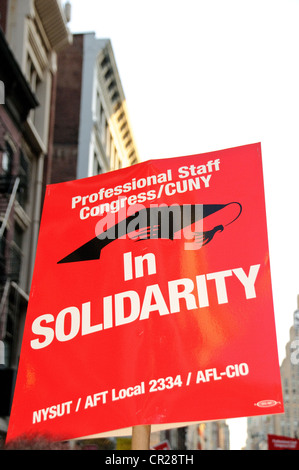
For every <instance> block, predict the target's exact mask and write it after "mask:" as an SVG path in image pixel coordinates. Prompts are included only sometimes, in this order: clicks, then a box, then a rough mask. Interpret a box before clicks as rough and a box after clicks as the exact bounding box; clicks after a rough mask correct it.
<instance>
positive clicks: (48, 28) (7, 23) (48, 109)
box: [0, 0, 72, 433]
mask: <svg viewBox="0 0 299 470" xmlns="http://www.w3.org/2000/svg"><path fill="white" fill-rule="evenodd" d="M66 6H67V7H68V3H67V5H66ZM66 11H67V10H65V9H64V7H63V5H62V3H61V1H60V0H1V2H0V60H1V69H0V80H1V82H0V83H1V84H2V85H3V89H4V92H5V93H4V95H5V96H3V98H4V99H3V100H2V102H1V104H0V382H1V387H0V433H3V432H4V433H5V430H6V428H7V422H8V417H7V416H8V413H9V405H10V400H11V394H12V388H13V377H14V375H15V371H16V369H17V365H18V359H19V353H20V345H21V338H22V332H23V325H24V321H25V315H26V310H27V302H28V295H29V289H30V284H31V277H32V272H33V266H34V260H35V250H36V244H37V238H38V231H39V223H40V215H41V208H42V201H43V188H44V185H45V183H46V182H47V181H46V180H45V178H47V177H48V170H49V162H51V153H52V137H53V125H54V121H53V118H54V114H53V109H54V103H55V86H56V80H55V77H56V73H57V54H58V53H59V51H60V50H62V49H63V48H64V47H66V46H69V45H70V43H71V40H72V36H71V34H70V32H69V29H68V27H67V15H66Z"/></svg>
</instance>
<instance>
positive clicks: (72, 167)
mask: <svg viewBox="0 0 299 470" xmlns="http://www.w3.org/2000/svg"><path fill="white" fill-rule="evenodd" d="M139 161H140V160H139V156H138V151H137V148H136V144H135V141H134V137H133V133H132V129H131V125H130V121H129V114H128V109H127V105H126V100H125V95H124V91H123V88H122V84H121V81H120V78H119V73H118V69H117V66H116V62H115V57H114V53H113V50H112V46H111V42H110V40H109V39H97V38H96V37H95V34H94V33H85V34H75V35H74V38H73V44H72V46H71V47H70V48H68V49H65V50H64V51H63V52H62V54H60V55H59V59H58V79H57V102H56V115H55V130H54V155H53V164H52V174H51V182H52V183H59V182H64V181H70V180H73V179H77V178H84V177H88V176H92V175H96V174H100V173H103V172H106V171H110V170H117V169H119V168H123V167H126V166H130V165H132V164H134V163H138V162H139Z"/></svg>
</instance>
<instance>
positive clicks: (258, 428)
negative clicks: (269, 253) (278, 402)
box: [247, 296, 299, 450]
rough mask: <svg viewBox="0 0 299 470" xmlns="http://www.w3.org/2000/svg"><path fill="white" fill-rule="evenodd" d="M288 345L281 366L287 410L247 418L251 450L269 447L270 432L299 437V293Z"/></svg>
mask: <svg viewBox="0 0 299 470" xmlns="http://www.w3.org/2000/svg"><path fill="white" fill-rule="evenodd" d="M285 349H286V356H285V358H284V359H283V361H282V363H281V366H280V374H281V384H282V391H283V402H284V413H283V414H278V415H269V416H254V417H251V418H248V420H247V449H249V450H264V449H267V448H268V444H267V442H268V438H267V436H268V434H275V435H277V436H286V437H292V438H297V439H299V296H298V298H297V310H295V312H294V317H293V325H292V326H291V328H290V340H289V341H288V343H287V344H286V348H285Z"/></svg>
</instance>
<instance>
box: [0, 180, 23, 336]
mask: <svg viewBox="0 0 299 470" xmlns="http://www.w3.org/2000/svg"><path fill="white" fill-rule="evenodd" d="M20 188H21V178H20V177H19V176H17V177H12V176H10V175H1V176H0V340H1V341H4V340H6V341H8V342H11V341H12V334H13V329H14V324H15V321H14V317H15V311H14V310H15V309H14V308H13V305H12V303H11V301H10V294H11V291H12V288H14V289H13V290H15V289H16V288H17V287H18V282H19V274H20V267H21V252H20V250H19V248H18V246H17V245H16V244H15V243H14V240H13V239H11V237H9V236H8V235H9V234H10V235H11V230H8V227H9V226H10V224H11V220H13V212H14V205H15V201H16V198H17V195H18V191H20Z"/></svg>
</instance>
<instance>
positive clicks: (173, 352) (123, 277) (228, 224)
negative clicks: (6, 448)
mask: <svg viewBox="0 0 299 470" xmlns="http://www.w3.org/2000/svg"><path fill="white" fill-rule="evenodd" d="M265 403H266V405H265ZM282 411H283V405H282V394H281V384H280V373H279V364H278V357H277V347H276V334H275V325H274V315H273V304H272V292H271V278H270V267H269V253H268V241H267V227H266V214H265V201H264V189H263V174H262V162H261V148H260V144H253V145H248V146H244V147H239V148H234V149H228V150H223V151H218V152H212V153H208V154H202V155H193V156H187V157H178V158H173V159H161V160H154V161H149V162H145V163H141V164H138V165H135V166H133V167H130V168H125V169H122V170H118V171H115V172H110V173H106V174H103V175H98V176H95V177H91V178H86V179H82V180H78V181H72V182H69V183H63V184H56V185H50V186H48V187H47V191H46V197H45V203H44V209H43V216H42V222H41V228H40V236H39V242H38V248H37V256H36V263H35V270H34V276H33V281H32V288H31V293H30V299H29V307H28V313H27V318H26V325H25V331H24V337H23V344H22V352H21V358H20V365H19V371H18V378H17V383H16V389H15V396H14V401H13V407H12V412H11V418H10V423H9V430H8V440H11V439H14V438H16V437H18V436H21V435H23V434H26V435H27V436H28V435H34V434H46V435H48V436H49V437H50V438H51V439H57V440H58V439H59V440H66V439H72V438H80V437H84V436H89V435H94V434H99V433H104V434H107V433H109V432H113V431H114V430H117V431H116V432H115V435H122V434H127V433H128V427H131V426H135V425H140V424H151V425H152V430H153V431H155V429H157V426H162V427H164V428H166V427H169V426H170V423H171V425H180V423H182V422H192V421H193V422H194V421H195V422H198V421H204V420H215V419H224V418H231V417H237V416H250V415H260V414H269V412H271V414H272V413H280V412H282ZM120 429H124V431H120Z"/></svg>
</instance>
